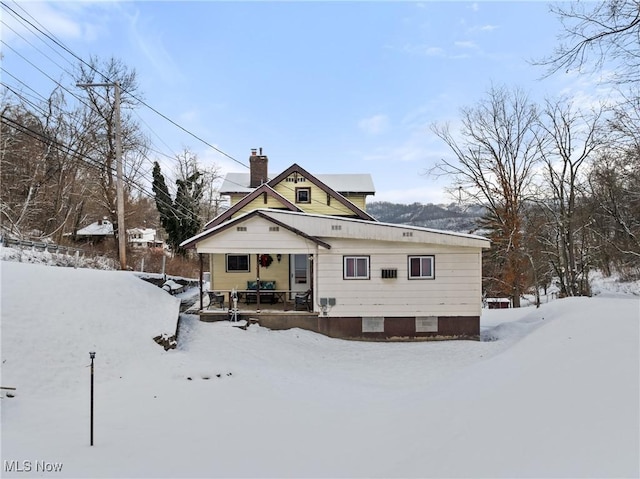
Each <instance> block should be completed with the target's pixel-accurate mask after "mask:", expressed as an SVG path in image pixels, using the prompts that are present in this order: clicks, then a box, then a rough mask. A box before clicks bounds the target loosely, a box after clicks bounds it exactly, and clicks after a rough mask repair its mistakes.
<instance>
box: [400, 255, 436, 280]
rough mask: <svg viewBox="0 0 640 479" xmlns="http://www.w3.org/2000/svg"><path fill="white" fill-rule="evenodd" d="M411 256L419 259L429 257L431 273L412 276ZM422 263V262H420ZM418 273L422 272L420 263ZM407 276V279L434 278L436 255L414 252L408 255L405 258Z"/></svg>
mask: <svg viewBox="0 0 640 479" xmlns="http://www.w3.org/2000/svg"><path fill="white" fill-rule="evenodd" d="M413 258H419V259H421V260H422V259H425V258H426V259H429V260H430V261H431V274H430V275H428V276H427V275H423V274H420V275H419V276H413V275H412V274H411V260H412V259H413ZM421 263H422V262H421ZM420 270H421V271H420V273H422V264H421V265H420ZM407 276H408V278H409V279H436V257H435V256H434V255H432V254H415V255H410V256H409V257H408V258H407Z"/></svg>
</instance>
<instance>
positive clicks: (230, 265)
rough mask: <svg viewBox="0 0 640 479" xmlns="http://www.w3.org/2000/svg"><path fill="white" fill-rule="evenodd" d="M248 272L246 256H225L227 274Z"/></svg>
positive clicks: (247, 257)
mask: <svg viewBox="0 0 640 479" xmlns="http://www.w3.org/2000/svg"><path fill="white" fill-rule="evenodd" d="M229 271H231V272H234V271H235V272H248V271H249V255H248V254H228V255H227V272H229Z"/></svg>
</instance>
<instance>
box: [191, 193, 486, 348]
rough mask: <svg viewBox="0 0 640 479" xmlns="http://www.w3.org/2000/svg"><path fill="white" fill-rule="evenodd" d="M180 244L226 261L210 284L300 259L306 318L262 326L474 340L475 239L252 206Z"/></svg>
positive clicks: (478, 240) (478, 298) (478, 251)
mask: <svg viewBox="0 0 640 479" xmlns="http://www.w3.org/2000/svg"><path fill="white" fill-rule="evenodd" d="M265 201H266V200H265ZM183 246H184V247H191V248H195V249H196V251H197V252H198V253H199V254H201V255H204V254H209V255H214V256H219V257H223V258H224V257H226V258H227V262H226V266H224V265H225V263H224V262H223V263H221V265H222V266H220V267H221V268H224V270H223V271H216V270H215V266H216V265H215V264H214V265H213V266H214V270H212V277H215V276H216V275H217V274H220V275H224V276H225V278H227V281H228V277H229V276H230V275H233V274H234V271H233V269H230V268H229V266H230V265H238V264H241V265H242V268H243V273H244V274H245V275H246V274H249V275H251V277H253V278H254V279H256V280H264V279H270V278H269V276H270V271H269V268H265V265H266V263H264V262H262V261H259V259H260V258H264V257H265V256H269V257H277V258H278V263H279V262H280V258H281V257H282V256H286V257H288V258H290V261H291V263H292V264H295V262H296V261H295V258H297V257H301V258H304V259H305V261H306V260H308V261H309V264H310V265H311V266H310V268H309V273H308V274H309V278H308V281H307V282H306V284H305V285H304V286H305V288H309V289H310V290H312V296H311V297H312V301H311V312H309V313H305V314H304V315H298V316H296V315H293V314H290V315H286V314H281V315H280V316H279V317H275V316H274V315H273V314H270V315H267V314H264V313H262V312H258V311H256V313H252V315H253V316H252V317H257V318H258V320H259V322H260V323H261V324H264V325H266V326H273V327H279V328H286V327H303V328H306V329H311V330H314V331H317V332H320V333H324V334H326V335H329V336H333V337H342V338H352V339H370V340H403V339H477V338H479V336H480V312H481V307H482V281H481V275H482V250H483V249H485V248H488V247H489V246H490V242H489V240H488V239H486V238H483V237H480V236H475V235H468V234H462V233H454V232H448V231H437V230H431V229H427V228H420V227H413V226H404V225H396V224H387V223H380V222H377V221H375V220H373V221H372V220H369V219H363V218H357V217H347V216H332V215H324V214H314V213H305V212H301V211H292V210H290V209H270V208H264V209H260V208H259V209H253V210H251V211H247V212H244V213H241V214H239V215H238V216H235V217H233V218H230V219H227V220H226V221H223V222H221V223H217V224H216V223H215V222H213V223H212V226H211V227H210V228H209V229H207V230H206V231H204V232H202V233H200V234H198V235H196V236H194V237H193V238H191V239H189V240H187V241H185V242H184V243H183ZM253 256H255V257H256V258H257V259H258V261H256V262H255V263H253V262H252V257H253ZM243 257H246V260H242V258H243ZM229 258H232V259H233V261H231V262H230V261H229ZM261 263H263V265H262V267H261ZM276 265H277V263H276ZM252 268H253V269H252ZM274 271H275V269H274ZM238 278H241V279H239V280H238V284H237V285H236V286H235V287H236V288H237V289H244V288H245V286H244V285H243V284H242V282H243V281H244V279H245V278H246V276H238ZM226 284H229V283H228V282H227V283H226ZM289 286H290V285H289ZM276 289H280V288H276ZM283 289H291V288H283ZM258 296H259V295H258ZM202 314H206V312H204V311H203V312H202ZM263 314H264V316H262V315H263Z"/></svg>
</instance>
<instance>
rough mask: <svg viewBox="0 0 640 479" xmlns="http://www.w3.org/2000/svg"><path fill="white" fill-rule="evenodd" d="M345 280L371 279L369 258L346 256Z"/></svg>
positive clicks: (344, 261)
mask: <svg viewBox="0 0 640 479" xmlns="http://www.w3.org/2000/svg"><path fill="white" fill-rule="evenodd" d="M343 264H344V270H343V277H344V279H369V278H370V274H369V257H368V256H344V258H343Z"/></svg>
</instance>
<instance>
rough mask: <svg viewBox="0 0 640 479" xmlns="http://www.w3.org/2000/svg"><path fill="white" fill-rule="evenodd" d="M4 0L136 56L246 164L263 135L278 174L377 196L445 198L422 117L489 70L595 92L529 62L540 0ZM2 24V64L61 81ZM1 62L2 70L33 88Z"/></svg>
mask: <svg viewBox="0 0 640 479" xmlns="http://www.w3.org/2000/svg"><path fill="white" fill-rule="evenodd" d="M6 3H7V5H8V6H10V7H12V8H13V9H14V10H15V11H17V12H19V13H21V14H24V13H25V11H26V12H28V13H29V14H30V15H31V16H32V17H33V18H35V19H36V20H37V21H38V22H39V23H40V24H42V25H43V26H44V27H46V28H47V29H48V30H49V31H50V32H51V33H52V34H54V35H55V36H56V38H58V39H59V40H60V41H61V42H63V43H64V44H65V45H66V46H67V47H68V48H69V49H70V50H72V51H73V52H74V53H75V54H76V55H78V56H80V57H82V58H85V59H86V58H88V57H89V56H90V55H97V56H99V57H101V58H109V57H111V56H113V57H116V58H119V59H121V60H122V61H123V62H124V63H125V64H126V65H128V66H129V67H132V68H135V70H136V72H137V73H138V80H139V85H140V91H141V92H142V93H143V96H144V99H145V101H146V102H147V103H148V104H149V105H151V106H153V107H154V108H155V109H156V110H158V111H160V112H162V113H163V114H164V115H166V116H168V117H169V118H171V119H172V120H174V121H175V122H177V123H178V124H180V125H181V126H183V127H184V128H185V129H187V130H189V131H191V132H193V133H194V134H196V135H198V136H199V137H201V138H203V139H204V140H206V141H207V142H208V143H210V144H212V145H214V146H216V147H217V148H219V149H220V150H222V151H224V152H225V153H227V154H228V155H230V156H231V157H233V158H235V159H237V160H238V161H239V162H241V163H245V164H246V163H247V162H248V157H249V154H250V150H251V148H258V147H262V148H263V149H264V153H265V154H267V155H268V156H269V165H270V168H269V169H270V171H272V172H274V173H279V172H280V171H282V170H283V169H285V168H286V167H288V166H290V165H291V164H292V163H298V164H300V165H301V166H302V167H303V168H305V169H307V170H309V171H311V172H312V173H371V174H372V176H373V180H374V184H375V186H376V190H377V194H376V196H375V197H374V198H373V200H380V201H382V200H384V201H395V202H401V203H411V202H414V201H418V202H424V203H428V202H436V203H438V202H450V201H452V198H451V197H448V196H446V194H445V193H444V191H443V188H444V187H445V186H446V185H447V184H448V182H449V180H447V179H446V178H433V177H430V176H428V175H425V171H426V170H427V169H428V168H429V167H431V166H433V164H434V163H435V162H436V161H438V160H439V159H441V158H444V157H450V155H451V153H450V152H449V151H447V149H446V148H445V146H444V145H443V144H442V142H441V141H440V140H438V139H437V138H436V137H435V136H434V135H433V134H432V133H431V131H430V130H429V125H430V124H431V123H433V122H447V121H448V122H450V123H451V124H452V125H454V126H455V124H456V122H457V121H458V118H459V114H458V112H459V109H460V108H461V107H464V106H471V105H473V104H475V103H476V102H478V101H479V100H480V99H482V98H483V96H484V95H485V92H486V91H487V89H488V88H489V87H490V86H491V85H492V84H495V85H508V86H514V87H519V88H522V89H524V90H525V91H527V92H529V93H530V95H531V97H532V98H534V99H536V100H541V99H543V98H544V97H545V96H555V95H559V94H565V95H572V96H577V97H578V98H579V97H580V96H581V95H588V92H589V91H590V90H591V86H590V84H589V82H588V81H586V80H585V79H584V78H581V77H579V76H575V75H557V76H554V77H551V78H547V79H541V78H542V76H543V74H544V70H543V69H542V68H541V67H537V66H532V65H531V64H530V61H531V60H532V59H536V58H540V57H543V56H546V55H549V54H550V53H551V52H552V51H553V47H554V45H555V44H556V42H557V40H556V37H557V35H558V34H559V33H560V24H559V21H558V20H557V18H556V17H555V16H554V15H552V14H551V13H549V10H548V4H547V3H546V2H484V1H479V2H340V1H330V2H294V1H283V2H259V1H254V2H215V1H200V2H183V1H180V2H176V1H173V2H172V1H164V2H142V1H140V2H69V3H64V2H46V3H37V2H19V3H18V4H16V3H14V2H13V1H12V0H7V2H6ZM26 18H28V17H26ZM32 21H33V20H32ZM2 22H3V24H2V40H3V41H4V42H5V43H6V44H7V45H9V46H11V47H12V48H13V49H15V51H14V50H12V49H10V48H7V47H6V46H5V45H3V46H2V51H3V59H2V68H3V69H4V70H5V72H9V73H10V74H11V75H14V76H16V77H18V78H20V79H21V80H22V81H23V82H24V83H25V84H27V85H29V87H31V88H33V89H35V90H36V91H38V92H40V93H41V94H42V95H45V96H48V94H49V93H50V92H51V90H52V88H53V83H52V82H51V81H50V80H48V79H46V77H45V76H44V75H43V74H42V73H40V72H38V71H37V70H36V69H34V67H32V66H31V65H29V64H28V63H27V62H26V61H25V59H24V58H26V59H28V60H29V61H30V62H32V63H34V64H35V65H37V66H38V67H39V68H41V69H43V70H44V71H46V72H47V73H48V74H49V75H50V76H52V77H53V78H55V79H59V78H61V77H62V75H63V72H62V69H61V67H62V68H66V69H70V66H69V64H68V63H66V60H63V59H62V57H60V56H59V55H58V54H57V53H55V52H54V51H53V50H51V49H49V48H48V47H46V46H45V45H44V44H43V43H42V42H40V41H39V40H38V39H37V38H34V37H33V34H31V33H28V32H25V31H23V30H21V28H22V27H21V25H20V24H19V22H18V21H17V20H16V19H15V17H13V16H12V15H10V14H9V13H8V12H7V11H6V9H4V8H3V9H2ZM12 29H13V30H15V31H17V32H21V35H22V36H23V37H24V38H20V37H18V36H17V35H16V34H15V32H14V31H12ZM25 39H26V41H25ZM34 46H37V47H38V49H40V50H41V51H42V52H44V53H45V55H43V54H42V53H40V52H38V51H37V50H36V49H35V48H34ZM16 51H17V52H18V53H19V54H20V55H22V56H23V57H24V58H21V57H20V56H19V55H18V54H17V53H16ZM61 54H62V55H64V56H65V57H66V58H68V57H69V55H67V54H65V53H64V52H61ZM52 59H53V61H51V60H52ZM5 72H3V75H2V78H3V80H2V81H3V83H6V84H8V85H11V86H13V87H16V88H20V87H22V88H23V89H24V86H23V85H21V84H20V83H19V82H18V81H16V80H15V79H13V78H11V77H10V76H9V75H6V73H5ZM137 115H139V118H140V119H142V120H143V121H144V123H143V127H144V128H145V129H146V131H147V134H148V135H149V137H150V139H151V141H152V143H153V145H152V147H153V149H155V150H160V151H162V152H163V153H166V154H167V155H169V156H173V155H175V154H176V153H178V152H180V151H181V150H182V149H183V148H184V147H189V148H190V149H191V150H192V151H194V152H196V153H197V154H198V156H199V158H200V160H201V161H202V162H203V163H204V164H207V165H211V164H213V163H215V164H217V165H218V166H219V167H220V169H221V171H222V172H223V173H224V172H226V171H246V169H245V168H244V167H243V166H241V165H240V164H239V163H237V162H234V161H232V160H230V159H229V158H227V157H225V156H222V155H220V154H219V153H217V152H216V151H215V150H213V149H211V148H209V147H207V146H206V145H205V144H203V143H201V142H199V141H198V140H196V139H195V138H193V137H191V136H189V135H188V134H186V133H185V132H183V131H181V130H180V129H179V128H176V127H175V126H173V125H171V124H170V123H168V122H167V121H165V120H163V119H162V118H160V117H159V116H157V115H155V114H154V113H153V112H151V111H149V110H148V109H146V108H142V109H140V110H138V111H137ZM155 159H156V155H155V154H153V153H152V154H150V155H149V164H148V168H149V169H150V165H151V162H152V161H153V160H155ZM157 159H159V160H161V162H162V164H163V167H164V168H170V167H171V162H170V161H169V160H167V159H166V158H165V157H157Z"/></svg>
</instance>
